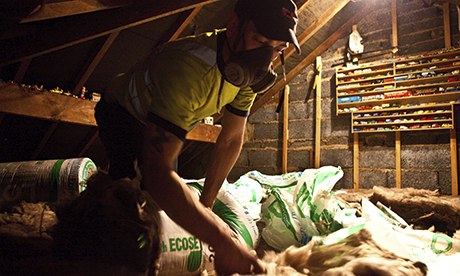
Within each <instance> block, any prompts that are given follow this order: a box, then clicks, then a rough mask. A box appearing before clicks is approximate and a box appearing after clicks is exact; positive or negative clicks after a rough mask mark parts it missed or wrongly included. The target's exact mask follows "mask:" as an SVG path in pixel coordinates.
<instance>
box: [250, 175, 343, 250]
mask: <svg viewBox="0 0 460 276" xmlns="http://www.w3.org/2000/svg"><path fill="white" fill-rule="evenodd" d="M253 176H254V178H255V179H257V181H259V183H260V184H261V185H262V186H263V187H264V188H265V189H267V191H268V194H269V195H268V198H267V200H266V201H265V202H264V203H263V205H262V219H263V221H264V222H265V224H266V226H265V228H264V229H263V230H262V237H263V238H264V240H265V241H266V242H267V244H269V245H270V246H272V247H273V248H275V249H278V250H284V249H286V248H287V247H289V246H291V245H297V246H302V245H305V244H307V242H308V241H309V240H310V239H311V238H312V237H313V236H317V235H326V234H329V233H332V232H334V231H336V230H338V229H340V228H342V225H341V224H340V223H338V222H337V221H336V220H335V218H334V217H335V215H336V213H337V212H338V211H339V210H341V208H340V204H339V202H338V201H336V200H334V199H333V198H332V197H331V195H330V191H331V190H332V188H333V187H334V185H335V183H337V181H339V180H340V179H341V178H342V177H343V171H342V169H341V168H340V167H333V166H324V167H321V168H319V169H307V170H305V171H303V172H302V173H289V174H287V175H281V176H264V175H261V174H260V173H258V174H256V173H253Z"/></svg>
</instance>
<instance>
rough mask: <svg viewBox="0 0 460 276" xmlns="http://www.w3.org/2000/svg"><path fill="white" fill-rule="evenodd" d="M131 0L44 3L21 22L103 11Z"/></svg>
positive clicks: (79, 0)
mask: <svg viewBox="0 0 460 276" xmlns="http://www.w3.org/2000/svg"><path fill="white" fill-rule="evenodd" d="M131 3H132V1H130V0H118V1H100V0H71V1H70V0H68V1H59V2H55V3H44V4H43V7H42V8H41V9H40V10H39V11H38V12H36V13H34V14H32V15H30V16H28V17H26V18H23V19H22V20H21V23H27V22H34V21H40V20H47V19H52V18H57V17H64V16H69V15H76V14H83V13H89V12H96V11H102V10H107V9H113V8H119V7H123V6H127V5H130V4H131Z"/></svg>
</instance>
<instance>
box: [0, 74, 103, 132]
mask: <svg viewBox="0 0 460 276" xmlns="http://www.w3.org/2000/svg"><path fill="white" fill-rule="evenodd" d="M95 106H96V103H95V102H92V101H88V100H81V99H77V98H74V97H70V96H65V95H60V94H56V93H51V92H37V91H34V90H31V89H28V88H23V87H21V86H18V85H16V84H10V83H6V84H2V85H0V112H4V113H9V114H15V115H20V116H28V117H35V118H38V119H43V120H51V121H59V122H66V123H73V124H81V125H90V126H95V125H96V121H95V119H94V107H95Z"/></svg>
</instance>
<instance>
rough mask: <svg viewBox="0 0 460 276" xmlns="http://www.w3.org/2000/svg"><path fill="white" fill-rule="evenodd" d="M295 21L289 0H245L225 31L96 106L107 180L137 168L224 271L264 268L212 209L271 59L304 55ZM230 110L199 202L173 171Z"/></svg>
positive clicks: (267, 82)
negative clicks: (190, 140)
mask: <svg viewBox="0 0 460 276" xmlns="http://www.w3.org/2000/svg"><path fill="white" fill-rule="evenodd" d="M296 25H297V8H296V6H295V4H294V3H293V2H292V1H291V0H238V1H237V3H236V6H235V14H233V15H232V16H231V17H230V19H229V22H228V24H227V28H226V30H216V31H214V32H212V33H206V34H202V35H198V36H194V37H188V38H185V39H180V40H177V41H174V42H171V43H168V44H166V45H164V46H163V47H161V48H160V49H158V50H157V51H155V52H154V53H152V54H151V55H150V56H149V57H148V58H147V59H146V60H145V61H143V62H141V63H139V64H138V65H136V67H135V68H133V69H132V70H131V71H130V72H128V73H126V74H122V75H120V76H119V77H118V78H116V79H115V81H114V82H113V83H112V84H111V85H110V86H109V88H108V89H107V91H105V92H104V95H103V100H102V101H101V102H99V103H98V105H97V107H96V119H97V122H98V126H99V134H100V138H101V140H102V142H103V143H104V144H105V147H106V150H107V153H108V155H109V159H110V164H109V165H110V167H109V174H110V175H111V176H112V178H114V179H118V178H123V177H130V178H134V177H135V176H136V168H137V165H139V169H140V171H141V175H142V187H143V188H144V189H145V190H147V191H148V192H149V194H150V195H151V196H152V198H153V199H154V200H155V201H156V203H157V204H158V205H159V206H160V208H162V209H163V210H164V211H165V212H166V213H167V214H168V216H169V217H170V218H171V219H173V220H174V221H175V222H177V223H178V224H179V225H181V226H182V227H183V228H184V229H186V230H187V231H189V232H190V233H192V234H194V235H195V236H196V237H197V238H199V239H201V240H203V241H204V242H206V243H208V244H209V245H211V246H212V247H213V248H214V250H215V254H216V256H215V268H216V270H217V272H218V273H223V274H230V273H249V272H252V271H254V272H261V271H262V269H263V268H262V267H261V265H260V263H259V262H258V259H257V256H256V255H255V253H251V252H249V251H248V250H247V249H246V248H244V247H243V246H241V245H239V244H237V243H235V242H234V241H233V240H232V239H231V233H230V231H229V229H228V227H227V225H225V224H224V223H223V222H222V221H221V220H220V219H219V218H218V217H217V216H216V215H214V213H213V212H212V211H211V209H210V207H212V205H213V203H214V200H215V198H216V195H217V192H218V191H219V189H220V187H221V185H222V183H223V181H224V179H225V178H226V177H227V175H228V173H229V172H230V170H231V169H232V167H233V165H234V164H235V162H236V160H237V158H238V155H239V153H240V151H241V147H242V143H243V134H244V130H245V125H246V118H247V116H248V115H249V110H250V108H251V105H252V103H253V101H254V99H255V97H256V93H260V92H264V91H266V90H268V88H270V87H271V86H272V85H273V84H274V82H275V80H276V74H275V73H274V72H273V70H272V69H271V63H272V61H273V60H274V59H275V58H276V57H277V55H278V54H279V52H281V51H283V50H284V49H285V48H286V47H287V46H288V43H293V44H294V45H295V46H296V48H297V50H298V51H299V50H300V49H299V45H298V42H297V39H296V37H295V30H296ZM223 109H225V111H223ZM222 111H223V112H224V115H223V119H222V131H221V133H220V136H219V138H218V141H217V143H216V147H215V153H214V155H213V157H212V160H211V162H210V166H209V168H208V170H207V175H206V181H205V185H204V188H203V192H202V195H201V198H200V202H199V201H197V200H195V198H194V197H193V196H192V194H191V193H190V191H189V190H188V188H187V186H186V185H185V183H184V182H183V181H182V180H181V178H180V177H179V175H178V174H177V173H176V172H175V171H174V162H175V160H176V159H177V158H178V156H179V154H180V151H181V148H182V146H183V142H184V139H185V135H186V133H187V132H188V131H190V130H191V129H192V128H193V126H194V125H195V124H196V123H197V122H199V121H200V120H202V119H203V118H204V117H207V116H212V115H214V114H216V113H219V112H222ZM207 207H208V208H207Z"/></svg>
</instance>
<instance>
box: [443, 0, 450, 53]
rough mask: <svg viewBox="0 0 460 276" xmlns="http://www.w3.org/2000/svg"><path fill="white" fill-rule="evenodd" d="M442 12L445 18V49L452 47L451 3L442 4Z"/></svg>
mask: <svg viewBox="0 0 460 276" xmlns="http://www.w3.org/2000/svg"><path fill="white" fill-rule="evenodd" d="M442 11H443V17H444V47H446V48H450V47H452V42H451V41H452V39H451V37H450V9H449V2H444V3H443V4H442Z"/></svg>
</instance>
